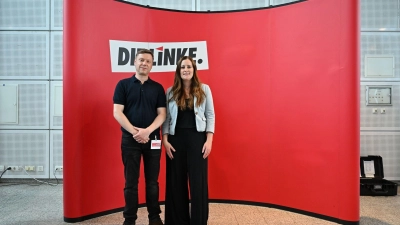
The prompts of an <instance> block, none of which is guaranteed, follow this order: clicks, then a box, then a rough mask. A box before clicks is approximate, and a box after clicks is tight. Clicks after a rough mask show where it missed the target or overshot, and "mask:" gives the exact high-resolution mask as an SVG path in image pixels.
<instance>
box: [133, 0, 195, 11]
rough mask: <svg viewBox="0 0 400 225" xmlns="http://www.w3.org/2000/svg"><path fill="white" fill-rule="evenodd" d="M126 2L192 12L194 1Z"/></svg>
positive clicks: (147, 0)
mask: <svg viewBox="0 0 400 225" xmlns="http://www.w3.org/2000/svg"><path fill="white" fill-rule="evenodd" d="M126 2H132V3H136V4H140V5H144V6H147V5H148V6H151V7H157V8H163V9H175V10H185V11H194V9H195V0H173V1H171V0H126Z"/></svg>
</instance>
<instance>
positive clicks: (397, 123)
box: [360, 82, 400, 162]
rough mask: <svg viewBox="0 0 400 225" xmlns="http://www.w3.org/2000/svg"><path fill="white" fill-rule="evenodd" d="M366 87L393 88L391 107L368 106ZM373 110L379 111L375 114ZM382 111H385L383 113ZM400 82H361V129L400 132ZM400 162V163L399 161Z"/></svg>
mask: <svg viewBox="0 0 400 225" xmlns="http://www.w3.org/2000/svg"><path fill="white" fill-rule="evenodd" d="M366 86H392V102H393V104H392V105H391V106H388V105H385V106H377V105H373V106H370V105H368V106H367V105H366V99H365V96H366V92H365V90H366ZM373 109H378V112H377V113H373ZM381 109H385V112H384V113H382V112H381ZM399 112H400V82H361V87H360V127H361V128H360V129H361V131H363V130H393V131H394V130H400V113H399ZM399 162H400V161H399Z"/></svg>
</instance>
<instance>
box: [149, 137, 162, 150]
mask: <svg viewBox="0 0 400 225" xmlns="http://www.w3.org/2000/svg"><path fill="white" fill-rule="evenodd" d="M151 149H161V140H157V136H156V137H155V140H151Z"/></svg>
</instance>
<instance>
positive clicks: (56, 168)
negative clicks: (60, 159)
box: [54, 166, 63, 172]
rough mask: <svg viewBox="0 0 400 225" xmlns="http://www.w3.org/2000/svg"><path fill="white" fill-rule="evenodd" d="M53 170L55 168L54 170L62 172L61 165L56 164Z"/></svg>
mask: <svg viewBox="0 0 400 225" xmlns="http://www.w3.org/2000/svg"><path fill="white" fill-rule="evenodd" d="M54 170H55V171H56V172H62V171H63V167H62V166H56V167H55V168H54Z"/></svg>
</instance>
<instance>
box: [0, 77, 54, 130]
mask: <svg viewBox="0 0 400 225" xmlns="http://www.w3.org/2000/svg"><path fill="white" fill-rule="evenodd" d="M3 84H5V85H8V84H16V85H18V114H19V115H18V124H0V129H49V105H50V104H49V102H50V99H49V82H47V81H19V80H15V81H8V80H7V81H6V80H0V85H3Z"/></svg>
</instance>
